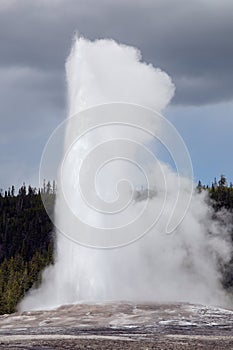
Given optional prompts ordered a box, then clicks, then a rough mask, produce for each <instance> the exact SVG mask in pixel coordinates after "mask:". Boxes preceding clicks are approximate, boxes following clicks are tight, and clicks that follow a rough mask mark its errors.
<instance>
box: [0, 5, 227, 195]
mask: <svg viewBox="0 0 233 350" xmlns="http://www.w3.org/2000/svg"><path fill="white" fill-rule="evenodd" d="M232 13H233V2H232V1H230V0H222V1H221V2H219V1H217V0H198V1H196V0H190V1H186V0H157V1H154V0H144V1H141V0H118V1H115V0H98V1H94V0H54V1H51V2H49V1H45V0H37V1H31V0H21V1H16V0H7V1H6V0H2V1H1V3H0V33H1V45H0V76H1V84H0V121H1V128H0V145H1V151H0V161H1V172H0V188H4V189H5V188H7V187H8V186H11V185H12V184H14V185H16V186H17V187H18V186H20V185H21V184H22V183H23V182H24V181H25V182H26V183H27V184H28V183H31V184H33V185H36V186H37V185H38V170H39V163H40V158H41V154H42V151H43V147H44V145H45V143H46V141H47V139H48V137H49V135H50V134H51V132H52V131H53V130H54V128H55V127H56V126H57V125H58V124H59V123H60V122H61V121H62V120H63V119H64V118H65V117H66V82H65V69H64V65H65V60H66V57H67V55H68V54H69V50H70V47H71V43H72V38H73V36H74V33H76V32H79V33H80V34H82V35H84V36H85V37H87V38H89V39H92V40H93V39H99V38H113V39H115V40H117V41H119V42H121V43H125V44H127V45H133V46H135V47H138V48H139V49H140V50H141V52H142V57H143V60H144V61H145V62H148V63H152V64H153V65H154V66H155V67H160V68H161V69H162V70H164V71H165V72H167V73H168V74H169V75H170V77H171V78H172V80H173V82H174V84H175V86H176V95H175V98H174V99H173V101H172V103H171V105H170V106H169V107H168V108H167V110H165V111H164V113H163V114H164V115H165V116H166V117H167V118H168V119H169V120H170V121H171V122H172V123H173V124H174V125H175V127H176V128H177V129H178V131H179V132H180V134H181V135H182V137H183V138H184V140H185V142H186V145H187V147H188V149H189V152H190V155H191V158H192V162H193V168H194V175H195V181H198V180H199V179H201V180H202V181H203V182H204V183H209V184H211V181H212V180H213V178H214V177H215V176H216V177H219V176H220V175H221V174H225V175H226V176H227V178H228V179H229V181H230V180H231V181H233V164H232V144H233V142H232V136H231V135H232V130H233V113H232V112H233V74H232V72H233V45H232V36H233V15H232Z"/></svg>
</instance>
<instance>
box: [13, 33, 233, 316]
mask: <svg viewBox="0 0 233 350" xmlns="http://www.w3.org/2000/svg"><path fill="white" fill-rule="evenodd" d="M66 74H67V84H68V116H74V115H75V114H76V113H78V112H81V111H85V110H87V111H90V107H94V106H101V105H102V104H107V103H110V102H124V103H127V104H136V105H141V106H144V107H147V108H149V109H151V110H156V111H158V112H160V111H162V110H163V109H164V108H165V107H166V106H167V105H168V103H169V102H170V100H171V98H172V96H173V94H174V85H173V84H172V82H171V79H170V78H169V76H168V75H167V74H166V73H164V72H162V71H161V70H160V69H157V68H154V67H153V66H152V65H148V64H146V63H143V62H142V61H141V55H140V52H139V51H138V50H137V49H135V48H133V47H129V46H125V45H120V44H118V43H116V42H115V41H113V40H97V41H94V42H91V41H88V40H85V39H83V38H77V39H76V40H75V42H74V45H73V47H72V50H71V53H70V56H69V57H68V60H67V64H66ZM98 108H101V107H98ZM98 108H97V109H96V110H98ZM85 113H86V115H87V119H86V122H87V123H88V122H90V120H88V118H89V117H88V116H89V115H90V114H88V113H91V112H84V115H85ZM96 118H97V117H96ZM82 123H83V124H82V126H81V127H83V126H85V118H84V119H83V121H82ZM66 125H67V127H66V132H65V141H64V149H65V151H67V149H68V148H67V145H68V144H69V142H70V139H71V138H72V137H73V133H74V128H73V124H71V120H70V119H68V121H67V124H66ZM153 128H157V132H160V131H161V134H162V133H163V132H164V130H163V126H162V125H156V126H154V125H151V130H152V131H153ZM125 130H126V131H127V133H131V135H130V136H129V135H128V134H127V137H126V135H125V134H126V131H125ZM118 131H120V133H121V137H122V138H124V142H126V140H128V142H129V143H128V146H127V147H125V146H124V147H122V150H124V149H125V150H127V152H129V150H130V147H131V144H132V143H133V141H135V140H137V135H138V134H137V133H138V131H135V130H131V129H130V128H128V129H127V128H126V129H120V128H118ZM106 139H107V140H108V142H110V141H112V140H114V142H116V140H118V139H117V136H116V134H115V129H114V126H113V125H112V126H111V128H110V129H106V128H104V127H103V128H102V129H101V130H100V131H98V130H97V131H95V132H94V133H93V134H91V133H90V134H89V136H87V137H86V138H85V137H84V138H83V140H82V139H81V141H80V142H81V146H80V142H79V146H76V144H74V145H73V146H72V147H71V148H70V149H69V152H68V155H67V157H66V160H65V162H64V171H63V175H62V176H63V177H62V181H63V182H62V184H63V187H64V188H65V189H67V191H68V192H67V193H69V196H68V197H69V198H68V201H70V203H71V206H73V207H74V208H75V209H77V212H81V211H82V208H84V207H83V203H82V202H81V201H82V198H81V196H76V189H77V183H76V179H77V173H76V171H77V169H76V165H77V166H78V165H79V164H80V162H81V161H84V160H85V159H84V158H85V157H87V155H88V156H89V153H90V157H91V152H89V150H90V151H91V150H93V149H94V146H95V144H96V140H98V142H99V143H100V144H101V145H102V146H101V147H103V146H104V142H105V140H106ZM118 141H119V140H118ZM150 141H151V140H150V137H148V136H147V137H146V136H145V135H143V137H141V138H140V143H141V144H142V145H143V147H144V148H146V147H148V148H150V149H153V147H152V146H151V144H150ZM101 142H102V143H101ZM124 145H125V144H124ZM119 147H120V146H119ZM138 147H139V146H138V144H137V145H136V143H135V152H134V149H132V152H131V153H132V154H133V153H135V156H136V161H137V162H138V163H140V164H144V167H145V169H146V170H148V169H149V171H148V174H149V177H150V178H151V179H154V183H155V190H154V192H153V195H151V196H150V195H149V196H148V195H147V196H146V198H144V197H143V193H144V192H143V191H141V193H140V191H139V192H137V188H138V187H134V186H139V188H140V186H144V185H145V183H144V182H143V181H144V180H143V176H142V175H143V170H144V169H142V171H141V170H140V171H136V170H134V166H135V164H136V163H132V162H126V161H125V160H126V158H125V159H123V157H121V159H118V160H117V159H115V160H114V161H113V162H111V161H110V162H108V163H106V167H105V168H106V169H105V171H103V172H101V171H102V170H101V169H100V171H99V175H98V176H97V184H96V187H93V188H94V189H96V190H97V192H98V195H100V196H102V199H103V201H105V202H106V203H107V204H106V205H108V204H109V203H110V204H111V203H112V202H114V199H115V198H116V193H115V194H114V195H112V193H113V192H114V191H113V190H112V188H113V187H114V186H115V184H114V183H115V182H116V181H118V177H120V178H124V177H125V178H129V177H130V178H131V183H132V185H133V187H134V188H133V189H132V192H133V193H139V198H136V199H135V196H134V197H133V198H132V203H131V205H129V207H127V215H125V217H124V213H122V219H127V217H128V216H129V217H130V216H131V214H133V213H134V212H136V213H138V212H140V210H141V208H142V207H143V205H144V203H145V200H147V201H149V202H150V205H152V206H154V210H155V212H156V210H157V208H158V207H162V203H163V196H162V194H163V190H164V183H163V177H162V176H161V174H163V176H164V178H165V179H166V206H165V208H164V214H163V218H162V220H161V221H159V222H158V224H157V225H156V227H153V228H151V230H150V231H149V232H148V233H147V234H145V235H144V236H143V237H142V238H141V239H139V240H137V241H135V242H133V243H132V244H129V245H126V246H124V247H120V248H115V249H110V250H108V249H95V248H88V247H85V246H81V245H80V244H78V243H75V242H73V241H72V240H70V239H69V238H67V237H66V236H65V235H63V234H59V233H57V238H56V257H55V264H54V265H53V266H50V267H48V268H47V269H46V270H45V271H44V273H43V279H42V284H41V286H40V287H39V288H38V289H33V290H31V291H30V293H28V295H27V296H26V297H25V299H24V300H23V301H22V303H21V305H20V308H21V309H24V310H32V309H46V308H53V307H56V306H59V305H63V304H68V303H77V302H83V301H86V302H87V301H89V302H98V301H106V300H119V301H120V300H125V301H189V302H200V303H207V304H218V305H219V304H221V305H226V304H227V302H228V301H227V296H226V295H225V292H224V291H223V289H222V287H221V283H220V273H219V271H218V262H219V260H222V261H227V259H229V256H230V251H229V249H228V244H227V234H228V233H227V230H226V229H224V228H223V227H222V226H221V225H220V224H218V223H217V222H216V221H215V222H214V221H212V211H211V209H210V207H209V206H208V205H207V204H206V203H205V197H204V194H198V195H197V194H193V197H192V201H191V203H190V207H189V210H188V212H187V213H186V215H185V217H184V219H183V221H182V222H181V223H180V225H179V226H178V227H177V229H176V231H175V232H174V234H172V235H168V234H166V233H165V229H164V228H165V226H164V221H166V220H168V217H169V215H170V213H171V212H172V210H173V206H174V203H175V201H176V196H177V179H178V174H177V173H176V172H175V171H173V170H172V169H171V168H170V167H169V166H168V165H166V164H164V163H162V162H160V164H159V166H158V165H153V163H150V161H148V159H149V158H148V159H145V158H144V156H142V157H141V158H143V159H141V158H140V155H141V153H140V151H139V148H138ZM96 149H97V147H96ZM103 150H104V148H103ZM117 150H118V149H117ZM95 151H96V150H95ZM88 152H89V153H88ZM105 152H107V151H105ZM105 152H104V151H102V149H101V150H100V153H101V154H102V155H105ZM108 152H109V154H111V152H115V148H114V146H113V148H112V149H111V147H110V146H108ZM153 152H155V153H156V150H155V149H153ZM97 158H98V157H97ZM90 159H91V158H90ZM94 161H95V159H94V158H92V162H91V164H88V162H87V171H86V174H87V178H86V181H87V184H86V183H85V181H84V186H85V185H87V191H88V189H89V192H90V193H89V194H90V195H93V191H92V190H90V188H92V187H91V184H89V182H88V181H90V179H92V178H90V177H89V170H88V169H89V168H88V167H89V166H90V167H91V165H92V163H93V162H94ZM117 161H118V163H117ZM143 162H144V163H143ZM129 163H130V164H129ZM84 179H85V176H84ZM190 181H191V179H189V178H187V179H186V178H182V181H181V186H180V192H181V194H182V195H183V197H182V198H183V199H184V200H187V188H188V186H190V183H191V182H190ZM89 185H90V186H89ZM143 188H144V187H143ZM126 192H127V191H125V193H126ZM151 193H152V192H151ZM140 196H141V197H140ZM148 198H149V199H148ZM110 204H109V205H110ZM86 213H87V212H86V211H85V212H84V214H86ZM88 213H89V211H88ZM99 215H100V214H99V213H98V211H95V212H94V213H93V214H92V215H91V214H90V215H89V214H88V215H87V216H88V220H89V222H90V223H91V224H92V229H93V227H95V226H96V230H97V227H98V226H102V227H108V225H109V216H106V217H105V216H104V215H102V216H101V218H99ZM177 215H179V208H178V210H177ZM55 217H56V219H55V220H56V224H57V225H58V226H59V227H63V228H67V229H69V232H73V233H74V234H75V232H76V230H77V227H76V226H75V223H74V222H72V220H70V219H69V214H67V211H66V203H65V200H64V197H62V196H59V194H58V197H57V202H56V209H55ZM114 220H115V221H114ZM144 220H146V217H145V216H144ZM111 224H114V225H115V224H117V220H116V219H114V217H111ZM119 226H120V225H119ZM128 233H129V234H130V233H131V232H128ZM82 234H84V235H85V234H86V235H87V236H88V234H89V232H88V230H87V231H85V232H82Z"/></svg>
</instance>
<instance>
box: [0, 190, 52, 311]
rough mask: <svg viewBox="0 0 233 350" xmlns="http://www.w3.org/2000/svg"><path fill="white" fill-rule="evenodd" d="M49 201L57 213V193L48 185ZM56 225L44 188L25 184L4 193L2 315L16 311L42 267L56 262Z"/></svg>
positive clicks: (0, 208)
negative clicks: (42, 194)
mask: <svg viewBox="0 0 233 350" xmlns="http://www.w3.org/2000/svg"><path fill="white" fill-rule="evenodd" d="M46 201H47V207H48V210H49V211H50V213H51V214H52V213H53V208H54V202H55V192H54V189H53V190H51V189H50V184H49V185H47V186H46ZM53 246H54V243H53V225H52V222H51V221H50V219H49V217H48V215H47V213H46V211H45V209H44V206H43V202H42V200H41V195H40V191H38V193H37V191H36V189H33V188H32V187H31V186H29V187H28V190H27V189H26V187H25V185H23V186H22V187H21V188H20V190H19V193H18V195H17V196H15V188H14V186H12V188H11V189H9V190H8V191H6V192H5V195H4V196H3V195H2V193H1V194H0V314H4V313H11V312H14V311H16V306H17V304H18V302H19V301H20V300H21V299H22V297H23V296H24V294H25V293H26V292H27V291H28V290H29V289H30V288H31V287H32V286H33V285H35V286H37V285H39V283H40V281H41V273H42V270H43V269H44V268H45V267H46V266H47V265H49V264H51V263H53Z"/></svg>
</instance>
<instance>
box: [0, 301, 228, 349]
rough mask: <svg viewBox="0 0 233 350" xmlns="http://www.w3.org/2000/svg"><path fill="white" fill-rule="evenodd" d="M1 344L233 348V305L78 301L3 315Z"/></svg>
mask: <svg viewBox="0 0 233 350" xmlns="http://www.w3.org/2000/svg"><path fill="white" fill-rule="evenodd" d="M0 349H30V350H31V349H33V350H36V349H43V350H49V349H94V350H95V349H103V350H105V349H130V350H131V349H140V350H150V349H163V350H170V349H174V350H176V349H177V350H183V349H190V350H194V349H207V350H208V349H211V350H215V349H216V350H217V349H227V350H229V349H233V311H232V310H225V309H220V308H217V307H207V306H203V305H193V304H185V303H176V304H174V303H173V304H169V303H168V304H148V303H147V304H133V303H130V304H129V303H105V304H88V305H86V304H85V305H84V304H78V305H68V306H63V307H60V308H58V309H56V310H50V311H33V312H24V313H16V314H12V315H3V316H0Z"/></svg>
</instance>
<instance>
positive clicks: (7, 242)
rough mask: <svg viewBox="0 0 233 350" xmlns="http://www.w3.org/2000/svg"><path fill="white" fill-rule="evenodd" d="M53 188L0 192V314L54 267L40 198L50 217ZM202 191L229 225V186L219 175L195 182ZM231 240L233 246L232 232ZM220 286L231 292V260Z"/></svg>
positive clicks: (232, 199)
mask: <svg viewBox="0 0 233 350" xmlns="http://www.w3.org/2000/svg"><path fill="white" fill-rule="evenodd" d="M55 187H56V186H55V183H54V182H53V183H52V184H51V183H50V181H48V182H47V183H45V182H44V186H43V188H41V189H36V188H32V187H31V186H28V187H26V185H25V184H23V186H22V187H21V188H20V189H19V190H18V192H17V193H16V191H15V187H14V186H12V187H11V188H9V189H8V190H6V191H3V190H0V314H5V313H13V312H15V311H17V304H18V303H19V301H20V300H21V299H22V298H23V296H24V295H25V293H26V292H27V291H28V290H29V289H30V288H31V287H32V286H34V287H37V286H39V284H40V283H41V274H42V271H43V269H44V268H45V267H46V266H48V265H49V264H53V263H54V255H55V230H54V227H53V224H52V222H51V220H50V218H49V216H48V215H47V213H46V211H45V208H44V205H43V202H42V199H41V194H43V196H44V198H45V200H46V201H47V208H49V210H51V213H53V208H54V204H55V197H56V188H55ZM202 191H206V192H207V194H208V195H207V200H208V203H209V205H211V206H212V207H213V208H214V212H218V211H219V210H221V209H223V208H225V209H227V210H228V211H229V212H230V215H231V217H232V224H233V185H232V183H230V184H228V183H227V179H226V177H225V176H224V175H221V176H220V179H219V180H218V181H217V180H216V179H214V181H213V183H212V185H211V186H208V185H207V186H206V185H203V184H202V183H201V181H199V182H198V185H197V187H196V192H197V193H201V192H202ZM213 219H215V218H213ZM231 237H232V244H233V231H232V234H231ZM222 284H223V286H224V288H227V289H229V290H230V291H231V290H233V257H232V260H231V261H230V262H229V263H228V265H227V266H224V267H222Z"/></svg>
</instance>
